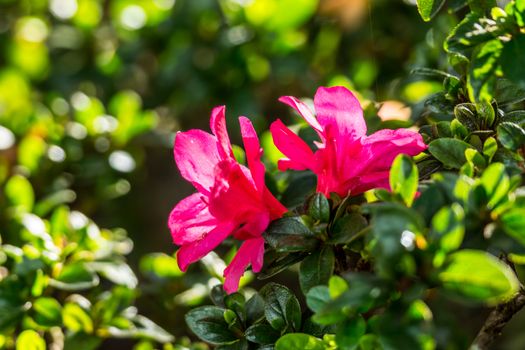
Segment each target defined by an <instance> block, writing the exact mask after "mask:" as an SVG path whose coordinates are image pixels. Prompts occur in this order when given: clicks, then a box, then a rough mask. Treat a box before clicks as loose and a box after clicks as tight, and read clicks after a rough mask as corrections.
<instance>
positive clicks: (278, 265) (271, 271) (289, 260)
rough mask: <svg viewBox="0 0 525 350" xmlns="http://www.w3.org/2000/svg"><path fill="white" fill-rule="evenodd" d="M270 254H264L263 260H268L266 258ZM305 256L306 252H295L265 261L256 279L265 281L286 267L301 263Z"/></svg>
mask: <svg viewBox="0 0 525 350" xmlns="http://www.w3.org/2000/svg"><path fill="white" fill-rule="evenodd" d="M269 256H270V254H265V255H264V257H265V259H267V260H268V257H269ZM306 256H308V253H306V252H296V253H290V254H285V255H280V256H277V257H274V258H273V259H272V260H269V261H266V260H265V263H264V265H263V268H262V270H261V272H259V273H258V274H257V278H258V279H261V280H263V279H266V278H270V277H272V276H275V275H276V274H278V273H279V272H281V271H284V270H286V269H287V268H288V267H290V266H292V265H295V264H297V263H298V262H300V261H302V260H303V259H304V258H305V257H306Z"/></svg>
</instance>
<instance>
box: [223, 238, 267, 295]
mask: <svg viewBox="0 0 525 350" xmlns="http://www.w3.org/2000/svg"><path fill="white" fill-rule="evenodd" d="M263 257H264V239H263V238H262V237H259V238H253V239H248V240H246V241H244V243H243V244H242V245H241V247H240V248H239V250H238V251H237V254H236V255H235V257H234V258H233V260H232V262H231V263H230V265H228V267H227V268H226V269H225V270H224V277H225V280H224V290H225V291H226V293H228V294H231V293H234V292H236V291H237V289H239V280H240V279H241V277H242V275H244V271H245V270H246V268H247V267H248V265H250V264H251V265H252V269H253V271H254V272H259V271H261V268H262V265H263Z"/></svg>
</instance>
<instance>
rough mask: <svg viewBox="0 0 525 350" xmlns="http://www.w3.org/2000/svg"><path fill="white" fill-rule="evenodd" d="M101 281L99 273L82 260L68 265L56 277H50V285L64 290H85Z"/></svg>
mask: <svg viewBox="0 0 525 350" xmlns="http://www.w3.org/2000/svg"><path fill="white" fill-rule="evenodd" d="M99 282H100V279H99V278H98V276H97V274H96V273H95V272H93V271H92V270H91V269H89V268H88V267H86V265H85V264H84V263H82V262H77V263H73V264H70V265H66V266H65V267H64V268H63V269H62V271H61V272H60V274H59V275H58V277H57V278H56V279H53V278H52V279H50V280H49V285H51V286H53V287H55V288H58V289H62V290H84V289H89V288H92V287H94V286H96V285H98V283H99Z"/></svg>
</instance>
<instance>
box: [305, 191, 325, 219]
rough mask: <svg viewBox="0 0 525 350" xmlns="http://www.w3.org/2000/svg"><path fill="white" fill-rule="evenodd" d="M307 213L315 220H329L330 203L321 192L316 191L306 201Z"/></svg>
mask: <svg viewBox="0 0 525 350" xmlns="http://www.w3.org/2000/svg"><path fill="white" fill-rule="evenodd" d="M308 215H310V217H311V218H312V219H314V220H316V221H320V222H324V223H326V222H328V221H329V220H330V203H329V202H328V199H327V198H326V197H325V196H324V195H323V194H322V193H316V194H314V195H313V196H312V198H311V199H310V200H309V201H308Z"/></svg>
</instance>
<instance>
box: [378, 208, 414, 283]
mask: <svg viewBox="0 0 525 350" xmlns="http://www.w3.org/2000/svg"><path fill="white" fill-rule="evenodd" d="M369 208H370V210H371V211H372V220H371V226H372V237H373V238H374V239H375V240H374V246H373V248H372V249H373V254H374V256H375V260H374V264H375V268H376V269H377V272H378V274H379V275H382V276H386V275H388V276H392V275H395V274H397V270H398V269H399V268H400V267H401V266H400V265H399V261H400V257H401V256H402V255H403V254H404V253H406V252H407V251H410V250H412V249H414V248H415V238H416V233H418V232H421V229H422V227H423V223H422V218H421V217H420V216H419V214H418V213H417V212H416V211H414V210H412V209H409V208H406V207H405V206H403V205H401V204H397V203H381V204H376V205H370V207H369Z"/></svg>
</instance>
